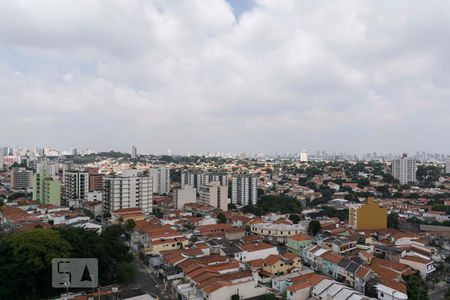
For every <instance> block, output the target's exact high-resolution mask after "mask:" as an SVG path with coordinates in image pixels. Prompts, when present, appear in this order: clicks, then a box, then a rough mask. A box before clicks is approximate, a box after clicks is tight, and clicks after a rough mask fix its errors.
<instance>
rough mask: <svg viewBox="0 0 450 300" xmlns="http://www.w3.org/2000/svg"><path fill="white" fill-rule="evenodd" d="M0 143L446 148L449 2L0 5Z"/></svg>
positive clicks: (64, 1) (151, 148) (14, 0)
mask: <svg viewBox="0 0 450 300" xmlns="http://www.w3.org/2000/svg"><path fill="white" fill-rule="evenodd" d="M0 107H1V108H0V145H3V146H5V145H9V146H16V145H19V146H28V147H32V146H46V145H50V146H53V147H55V148H60V149H61V148H69V147H74V146H75V147H78V148H94V149H97V150H110V149H115V150H129V149H130V147H131V145H133V144H135V145H136V146H137V147H138V149H139V150H140V151H142V152H155V153H158V152H165V151H166V150H167V149H171V150H172V151H173V152H176V153H180V152H188V151H192V152H196V151H232V152H241V151H245V152H266V153H273V152H285V151H290V152H291V151H292V152H294V151H298V150H299V149H301V148H306V149H308V150H311V151H313V150H322V149H323V150H327V151H330V152H332V151H347V152H354V153H362V152H372V151H378V152H393V153H399V152H403V151H409V152H413V151H416V150H425V151H433V152H444V153H450V2H449V1H432V0H430V1H317V0H316V1H310V0H307V1H300V0H254V1H252V0H229V1H225V0H203V1H202V0H160V1H157V0H126V1H123V0H73V1H69V0H58V1H55V0H53V1H46V0H39V1H36V0H2V1H1V2H0Z"/></svg>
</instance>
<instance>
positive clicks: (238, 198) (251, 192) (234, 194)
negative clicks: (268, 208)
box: [231, 174, 258, 206]
mask: <svg viewBox="0 0 450 300" xmlns="http://www.w3.org/2000/svg"><path fill="white" fill-rule="evenodd" d="M257 184H258V179H257V178H256V177H255V176H253V175H250V174H235V175H233V177H232V181H231V203H234V204H238V205H242V206H246V205H249V204H256V201H257V199H258V191H257Z"/></svg>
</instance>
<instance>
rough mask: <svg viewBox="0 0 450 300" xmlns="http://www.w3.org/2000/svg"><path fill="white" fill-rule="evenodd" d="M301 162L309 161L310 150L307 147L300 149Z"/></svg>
mask: <svg viewBox="0 0 450 300" xmlns="http://www.w3.org/2000/svg"><path fill="white" fill-rule="evenodd" d="M299 156H300V162H308V152H306V150H305V149H303V150H302V151H300V155H299Z"/></svg>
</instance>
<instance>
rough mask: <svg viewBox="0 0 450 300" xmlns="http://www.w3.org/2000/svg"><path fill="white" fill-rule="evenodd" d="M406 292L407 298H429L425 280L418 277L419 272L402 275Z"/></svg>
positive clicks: (421, 299) (419, 299)
mask: <svg viewBox="0 0 450 300" xmlns="http://www.w3.org/2000/svg"><path fill="white" fill-rule="evenodd" d="M403 280H404V281H405V284H406V290H407V292H408V299H410V300H429V299H430V298H429V297H428V289H427V287H426V285H425V282H424V281H423V280H422V278H421V277H420V273H418V272H416V273H414V274H411V275H408V276H403Z"/></svg>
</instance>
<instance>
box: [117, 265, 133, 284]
mask: <svg viewBox="0 0 450 300" xmlns="http://www.w3.org/2000/svg"><path fill="white" fill-rule="evenodd" d="M117 272H118V280H119V282H129V281H130V280H131V279H132V278H133V275H134V272H135V266H134V265H133V264H132V263H130V262H121V263H119V265H118V266H117Z"/></svg>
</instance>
